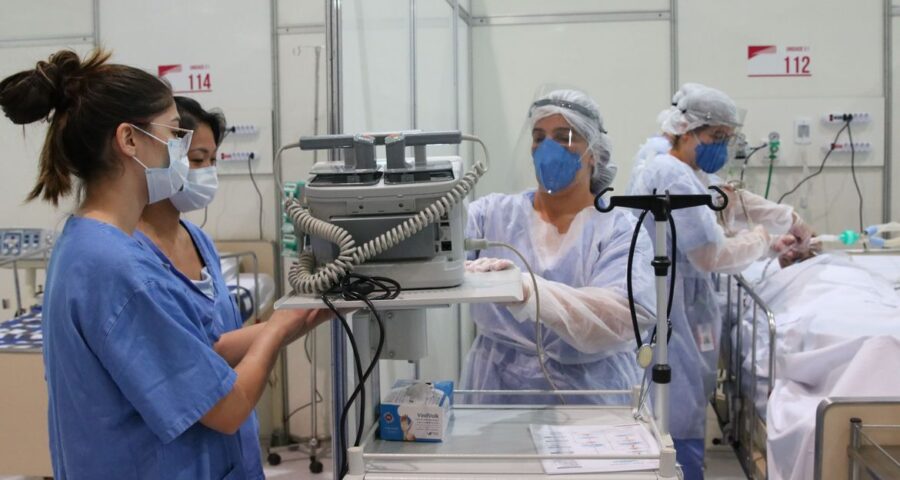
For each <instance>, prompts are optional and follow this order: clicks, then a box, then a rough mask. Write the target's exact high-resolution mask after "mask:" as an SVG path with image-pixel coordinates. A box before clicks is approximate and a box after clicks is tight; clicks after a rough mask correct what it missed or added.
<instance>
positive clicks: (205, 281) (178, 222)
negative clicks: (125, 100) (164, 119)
mask: <svg viewBox="0 0 900 480" xmlns="http://www.w3.org/2000/svg"><path fill="white" fill-rule="evenodd" d="M175 105H176V106H177V107H178V115H179V117H180V118H181V128H184V129H187V130H191V131H193V132H194V135H193V137H192V139H191V145H190V147H189V149H188V161H189V164H190V168H191V170H190V171H189V172H188V176H187V179H186V181H185V184H184V187H183V188H182V189H181V191H179V192H178V193H176V194H175V195H174V196H173V197H172V198H170V199H169V200H168V201H162V202H157V203H154V204H152V205H148V206H147V208H145V209H144V213H143V215H142V216H141V223H140V224H139V225H138V230H137V231H136V232H135V238H138V239H140V240H141V241H142V242H144V243H145V244H146V245H147V246H148V247H150V248H151V249H152V250H153V251H154V252H155V253H156V254H157V256H159V258H160V260H161V261H162V262H164V263H165V264H166V265H167V266H169V267H171V270H172V272H173V273H174V274H175V276H176V277H178V279H179V281H181V282H183V284H184V286H185V288H187V289H188V290H189V291H190V292H191V293H192V294H193V297H194V299H195V300H196V301H197V302H198V304H199V305H200V306H201V308H211V309H213V310H214V314H213V322H212V323H211V324H210V325H209V327H208V328H209V330H208V333H209V335H210V339H211V341H212V342H213V344H214V345H215V348H216V349H217V350H221V349H223V348H225V347H226V346H227V342H226V344H223V345H220V343H221V342H218V340H219V339H220V338H221V336H222V335H223V334H225V333H228V332H237V331H238V330H239V329H241V327H242V326H243V319H242V318H241V315H240V312H239V311H238V308H237V305H236V304H235V302H234V300H233V299H232V298H231V296H230V295H229V293H228V287H227V286H226V284H225V278H224V277H223V275H222V270H221V265H220V262H219V254H218V252H217V251H216V248H215V246H214V244H213V242H212V240H211V239H210V238H209V237H208V236H207V235H206V234H205V233H204V232H203V231H202V230H201V229H200V228H199V227H197V225H194V224H193V223H191V222H188V221H187V220H184V219H181V218H180V217H181V213H183V212H189V211H193V210H199V209H202V208H206V207H207V206H208V205H209V203H210V202H212V200H213V197H214V196H215V193H216V190H217V188H218V177H217V175H216V152H217V150H218V146H219V144H220V143H221V141H222V138H223V137H224V136H225V118H224V117H223V116H222V115H221V114H217V113H212V112H207V111H206V110H204V109H203V107H201V106H200V104H199V103H197V101H196V100H193V99H191V98H187V97H175ZM304 314H305V312H302V311H297V310H279V311H276V312H275V313H274V314H273V315H272V316H273V317H279V316H296V315H304ZM264 328H265V324H264V323H258V324H255V325H250V326H247V327H246V328H244V329H243V330H240V331H239V332H237V333H236V334H239V335H241V336H242V338H243V342H244V343H246V342H249V341H252V339H253V338H254V337H255V336H256V335H258V334H259V333H260V332H262V331H263V329H264ZM220 353H222V354H223V355H224V356H225V358H226V359H229V361H230V362H234V361H238V360H240V358H239V355H240V354H239V352H234V351H225V350H222V351H220ZM240 442H241V450H242V451H243V456H244V469H245V471H246V472H247V478H249V479H263V478H265V476H264V475H263V469H262V461H261V458H260V447H259V422H258V421H257V419H256V414H255V413H254V414H251V416H250V418H248V419H247V421H246V422H244V424H243V425H241V428H240Z"/></svg>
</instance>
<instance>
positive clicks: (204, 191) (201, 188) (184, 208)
mask: <svg viewBox="0 0 900 480" xmlns="http://www.w3.org/2000/svg"><path fill="white" fill-rule="evenodd" d="M218 188H219V177H218V175H217V174H216V167H204V168H195V169H193V170H191V171H189V172H188V175H187V180H186V181H185V182H184V188H182V189H181V191H180V192H178V193H176V194H175V195H173V196H172V198H170V199H169V201H170V202H172V205H174V206H175V208H176V209H178V211H179V212H190V211H192V210H200V209H201V208H205V207H206V206H207V205H209V204H210V203H211V202H212V201H213V198H214V197H215V196H216V190H217V189H218Z"/></svg>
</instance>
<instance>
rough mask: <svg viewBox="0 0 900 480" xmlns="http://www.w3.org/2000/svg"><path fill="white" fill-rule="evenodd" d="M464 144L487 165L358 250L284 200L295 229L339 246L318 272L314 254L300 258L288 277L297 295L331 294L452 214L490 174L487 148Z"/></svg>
mask: <svg viewBox="0 0 900 480" xmlns="http://www.w3.org/2000/svg"><path fill="white" fill-rule="evenodd" d="M462 138H463V139H464V140H471V141H475V142H477V143H479V144H480V145H481V146H482V148H483V149H484V154H485V159H486V163H481V162H476V163H475V164H474V165H472V169H471V170H470V171H469V172H467V173H466V174H465V175H464V176H463V177H462V178H461V179H460V180H459V183H457V184H456V185H455V186H454V187H453V189H451V190H450V191H449V192H447V193H446V194H445V195H444V196H443V197H441V198H439V199H438V200H436V201H435V202H434V203H432V204H431V205H428V206H427V207H425V208H424V209H422V211H420V212H419V213H417V214H416V215H414V216H412V217H410V218H408V219H406V220H405V221H404V222H403V223H401V224H399V225H397V226H396V227H394V228H392V229H390V230H388V231H387V232H385V233H383V234H381V235H379V236H377V237H375V238H373V239H371V240H369V241H368V242H366V243H364V244H362V245H359V246H356V242H355V241H354V240H353V236H352V235H350V233H349V232H347V231H346V230H344V229H343V228H341V227H339V226H337V225H333V224H331V223H328V222H326V221H324V220H320V219H318V218H315V217H313V216H312V214H311V213H309V211H308V210H306V209H305V208H304V207H303V206H302V205H301V204H300V202H299V200H297V199H293V198H289V199H286V200H285V211H286V212H287V214H288V217H289V218H290V219H291V222H292V223H293V224H294V228H295V229H297V230H299V231H301V232H304V233H306V234H309V235H313V236H316V237H319V238H322V239H325V240H327V241H329V242H331V243H333V244H335V245H337V246H338V249H339V253H338V256H337V258H335V259H334V260H332V261H331V262H329V263H327V264H325V265H323V266H321V267H319V268H318V269H316V259H315V256H314V255H313V254H312V253H311V252H304V253H302V254H301V255H300V258H299V259H298V260H297V262H296V263H294V265H292V266H291V270H290V272H289V274H288V281H289V282H290V284H291V287H293V288H294V291H295V292H296V293H301V294H319V293H322V292H325V291H327V290H329V289H330V288H331V287H332V286H334V285H335V284H336V283H338V282H339V281H340V279H341V278H342V277H343V276H344V275H346V274H348V273H350V272H351V271H352V270H353V267H355V266H357V265H361V264H363V263H365V262H366V261H368V260H371V259H372V258H375V257H376V256H377V255H379V254H381V253H382V252H385V251H387V250H390V249H391V248H393V247H394V246H396V245H398V244H399V243H400V242H402V241H404V240H406V239H408V238H410V237H412V236H413V235H415V234H417V233H419V232H420V231H422V230H423V229H424V228H425V227H427V226H428V225H431V224H433V223H435V222H437V221H439V220H440V219H441V217H443V216H444V215H446V214H447V213H449V212H450V210H452V209H453V207H455V206H456V205H458V204H459V203H460V202H462V201H463V200H464V199H465V198H466V196H467V195H468V194H469V193H470V192H472V189H473V188H474V187H475V184H476V183H478V180H479V179H480V178H481V177H482V176H483V175H484V174H485V173H486V172H487V171H488V168H489V165H490V161H489V160H487V159H488V153H487V148H486V147H485V145H484V143H483V142H482V141H481V140H480V139H478V138H477V137H472V136H469V135H463V137H462Z"/></svg>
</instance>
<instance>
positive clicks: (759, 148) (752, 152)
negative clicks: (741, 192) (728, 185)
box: [741, 143, 768, 183]
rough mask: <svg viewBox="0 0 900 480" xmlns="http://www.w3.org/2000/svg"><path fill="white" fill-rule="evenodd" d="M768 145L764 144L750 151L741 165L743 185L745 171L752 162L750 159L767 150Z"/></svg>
mask: <svg viewBox="0 0 900 480" xmlns="http://www.w3.org/2000/svg"><path fill="white" fill-rule="evenodd" d="M767 145H768V144H767V143H764V144H762V145H760V146H758V147H753V149H752V150H750V153H749V154H748V155H747V156H746V157H745V158H744V163H743V165H741V183H744V170H746V169H747V163H749V162H750V157H752V156H753V154H754V153H756V152H758V151H760V150H762V149H764V148H766V146H767Z"/></svg>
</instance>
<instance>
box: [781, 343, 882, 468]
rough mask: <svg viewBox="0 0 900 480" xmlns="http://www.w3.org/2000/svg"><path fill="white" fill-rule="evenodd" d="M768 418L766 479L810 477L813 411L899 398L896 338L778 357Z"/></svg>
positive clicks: (814, 441)
mask: <svg viewBox="0 0 900 480" xmlns="http://www.w3.org/2000/svg"><path fill="white" fill-rule="evenodd" d="M779 365H780V366H781V370H779V371H778V375H777V379H776V380H775V388H774V389H773V391H772V396H771V397H770V398H769V409H768V416H767V418H768V419H767V432H768V433H767V435H768V439H767V443H766V445H767V451H768V462H767V464H768V473H769V479H770V480H780V479H788V480H801V479H808V478H813V471H814V468H815V465H814V462H815V443H816V440H815V428H816V427H815V422H816V408H817V407H818V405H819V403H820V402H821V401H822V400H823V399H825V398H827V397H841V396H844V397H896V396H900V381H897V378H898V375H897V372H900V339H898V338H897V337H893V336H879V337H871V338H857V339H854V340H847V341H844V342H840V343H833V344H831V345H829V346H827V347H824V348H820V349H817V350H811V351H807V352H799V353H792V354H786V355H783V356H781V355H779Z"/></svg>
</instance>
